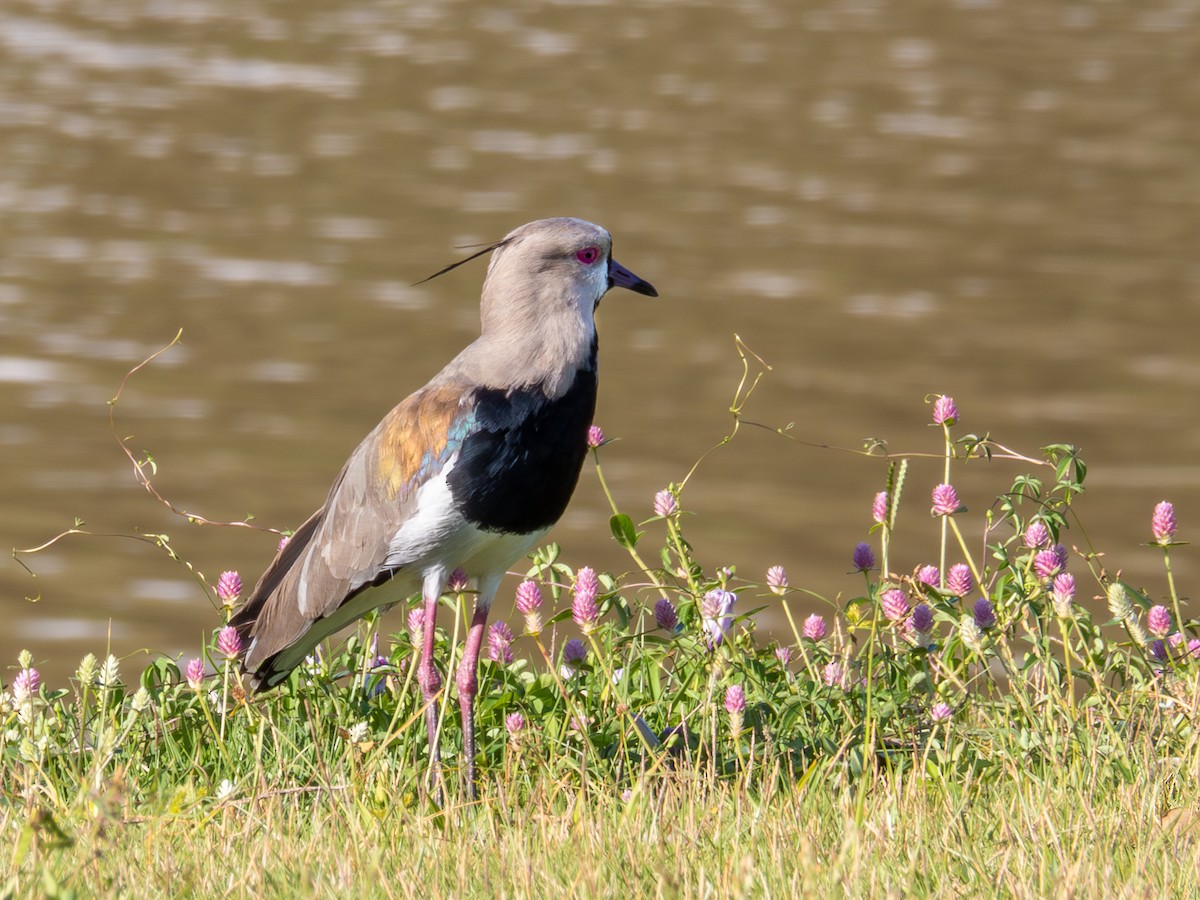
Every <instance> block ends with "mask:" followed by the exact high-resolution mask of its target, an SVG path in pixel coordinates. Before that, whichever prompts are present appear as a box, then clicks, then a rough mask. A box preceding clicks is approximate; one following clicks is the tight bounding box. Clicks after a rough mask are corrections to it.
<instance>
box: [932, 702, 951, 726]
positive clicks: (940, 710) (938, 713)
mask: <svg viewBox="0 0 1200 900" xmlns="http://www.w3.org/2000/svg"><path fill="white" fill-rule="evenodd" d="M952 715H954V710H952V709H951V708H950V704H949V703H943V702H942V701H940V700H939V701H938V702H937V703H935V704H933V706H931V707H930V708H929V718H930V719H931V720H933V721H934V722H945V721H946V720H947V719H949V718H950V717H951V716H952Z"/></svg>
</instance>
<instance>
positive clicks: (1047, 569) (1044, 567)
mask: <svg viewBox="0 0 1200 900" xmlns="http://www.w3.org/2000/svg"><path fill="white" fill-rule="evenodd" d="M1062 568H1063V567H1062V561H1061V560H1060V559H1059V556H1058V554H1057V553H1055V552H1054V550H1039V551H1038V552H1037V554H1035V555H1034V557H1033V571H1034V574H1036V575H1037V577H1038V578H1040V579H1042V580H1043V581H1048V580H1049V579H1051V578H1053V577H1054V576H1055V575H1057V574H1058V573H1059V572H1061V571H1062Z"/></svg>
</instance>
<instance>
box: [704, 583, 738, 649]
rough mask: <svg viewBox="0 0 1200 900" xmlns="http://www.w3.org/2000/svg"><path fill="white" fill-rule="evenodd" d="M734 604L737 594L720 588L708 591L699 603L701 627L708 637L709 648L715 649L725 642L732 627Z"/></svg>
mask: <svg viewBox="0 0 1200 900" xmlns="http://www.w3.org/2000/svg"><path fill="white" fill-rule="evenodd" d="M736 602H737V594H735V593H733V592H732V591H726V590H722V589H721V588H714V589H713V590H711V591H709V592H708V593H707V594H705V595H704V599H703V600H701V601H700V618H701V627H702V628H703V629H704V633H705V634H706V635H707V636H708V642H709V645H710V646H712V647H716V646H717V645H718V644H720V643H721V641H723V640H725V636H726V635H727V634H728V633H729V629H730V627H731V626H732V625H733V614H732V611H733V604H734V603H736Z"/></svg>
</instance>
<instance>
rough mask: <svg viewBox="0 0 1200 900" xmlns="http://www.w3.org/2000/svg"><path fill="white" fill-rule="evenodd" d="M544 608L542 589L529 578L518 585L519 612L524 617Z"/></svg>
mask: <svg viewBox="0 0 1200 900" xmlns="http://www.w3.org/2000/svg"><path fill="white" fill-rule="evenodd" d="M541 608H542V589H541V588H540V587H538V583H537V582H536V581H530V580H529V579H528V578H527V579H525V580H524V581H522V582H521V583H520V584H519V585H517V612H519V613H520V614H521V615H523V616H527V615H529V614H530V613H531V612H536V611H537V610H539V609H541Z"/></svg>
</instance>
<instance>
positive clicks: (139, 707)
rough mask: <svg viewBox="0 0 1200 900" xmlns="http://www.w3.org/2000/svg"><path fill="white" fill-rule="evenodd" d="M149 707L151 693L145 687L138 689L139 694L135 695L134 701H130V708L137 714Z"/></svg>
mask: <svg viewBox="0 0 1200 900" xmlns="http://www.w3.org/2000/svg"><path fill="white" fill-rule="evenodd" d="M149 705H150V692H149V691H148V690H146V688H145V687H144V686H143V687H140V688H138V689H137V693H135V694H134V695H133V699H132V700H130V701H129V706H130V708H131V709H132V710H133V711H134V712H135V713H140V712H142V711H144V710H145V709H146V707H147V706H149Z"/></svg>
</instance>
